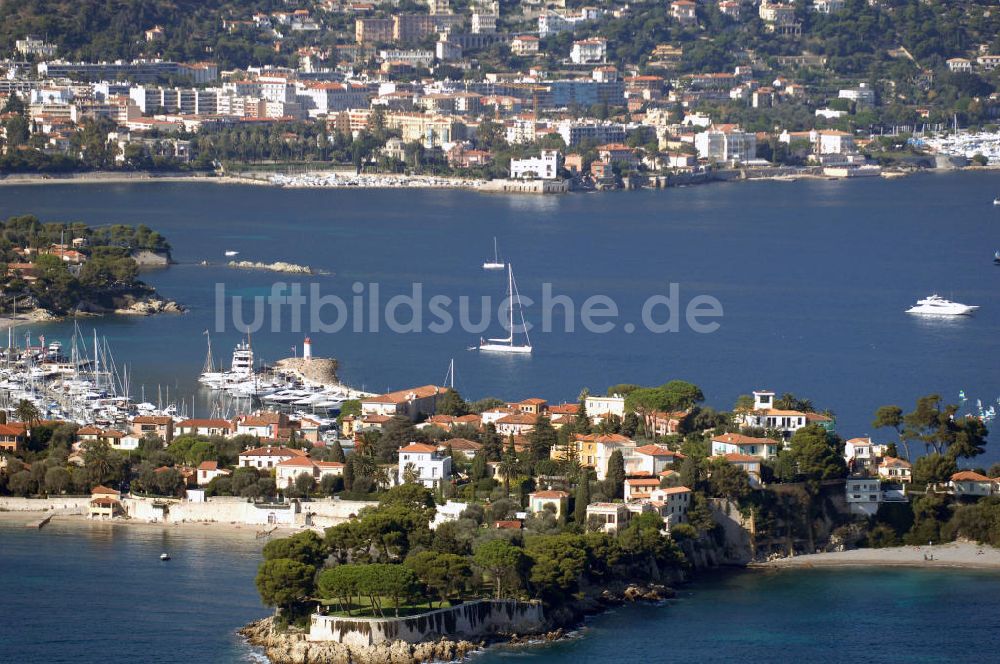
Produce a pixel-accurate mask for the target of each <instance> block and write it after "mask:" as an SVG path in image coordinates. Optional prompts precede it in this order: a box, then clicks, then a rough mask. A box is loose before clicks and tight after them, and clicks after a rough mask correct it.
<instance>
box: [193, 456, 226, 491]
mask: <svg viewBox="0 0 1000 664" xmlns="http://www.w3.org/2000/svg"><path fill="white" fill-rule="evenodd" d="M230 474H231V473H230V471H228V470H226V469H225V468H219V462H218V461H202V462H201V463H200V464H199V465H198V474H197V479H196V482H197V484H198V486H207V485H208V484H209V482H211V481H212V480H214V479H215V478H216V477H225V476H228V475H230Z"/></svg>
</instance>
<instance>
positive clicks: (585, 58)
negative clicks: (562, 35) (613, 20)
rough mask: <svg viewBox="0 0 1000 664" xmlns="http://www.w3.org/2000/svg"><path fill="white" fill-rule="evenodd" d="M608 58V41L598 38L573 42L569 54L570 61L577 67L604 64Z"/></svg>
mask: <svg viewBox="0 0 1000 664" xmlns="http://www.w3.org/2000/svg"><path fill="white" fill-rule="evenodd" d="M607 56H608V41H607V40H606V39H600V38H598V37H595V38H592V39H583V40H580V41H575V42H573V48H572V49H571V50H570V52H569V59H570V60H571V61H572V62H573V64H577V65H587V64H598V63H602V62H604V61H605V60H606V59H607Z"/></svg>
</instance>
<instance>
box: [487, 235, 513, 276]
mask: <svg viewBox="0 0 1000 664" xmlns="http://www.w3.org/2000/svg"><path fill="white" fill-rule="evenodd" d="M505 267H507V266H506V264H504V263H502V262H500V254H499V253H498V252H497V239H496V237H494V238H493V260H492V261H486V262H485V263H483V269H484V270H502V269H504V268H505Z"/></svg>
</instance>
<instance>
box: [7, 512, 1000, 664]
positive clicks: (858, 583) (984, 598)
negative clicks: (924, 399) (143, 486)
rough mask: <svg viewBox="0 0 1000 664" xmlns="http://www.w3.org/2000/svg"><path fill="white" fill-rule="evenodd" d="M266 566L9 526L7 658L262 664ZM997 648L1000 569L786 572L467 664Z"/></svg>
mask: <svg viewBox="0 0 1000 664" xmlns="http://www.w3.org/2000/svg"><path fill="white" fill-rule="evenodd" d="M162 551H169V552H170V553H171V555H172V559H171V560H170V561H169V562H166V563H163V562H160V560H159V554H160V553H161V552H162ZM259 561H260V544H259V542H257V541H255V540H254V539H253V538H247V539H216V538H214V537H213V536H212V534H211V533H210V532H208V529H206V532H205V533H197V532H196V533H193V534H191V533H190V532H189V531H184V532H169V531H161V530H159V529H155V528H149V529H147V528H135V527H131V526H122V525H109V524H93V525H66V524H60V523H59V522H58V521H56V522H54V523H53V524H51V525H49V526H47V527H46V528H44V529H43V530H41V531H38V530H34V529H25V528H23V527H14V526H9V525H3V526H0V607H2V611H0V615H2V616H3V620H0V662H17V663H19V664H34V663H36V662H37V663H53V664H55V663H62V662H65V663H67V664H90V663H91V662H93V663H94V664H117V663H119V662H121V663H126V662H128V663H131V662H155V663H160V662H163V663H172V662H211V663H218V664H231V663H235V662H246V661H257V662H259V661H261V657H260V654H259V653H255V652H254V651H252V650H251V649H250V648H248V647H247V646H246V645H245V644H244V643H243V642H242V641H241V640H240V638H239V637H238V636H237V634H236V633H235V630H236V629H238V628H239V627H240V626H242V625H243V624H245V623H247V622H249V621H250V620H253V619H255V618H259V617H263V616H265V615H267V613H268V610H267V609H266V608H265V607H263V606H261V604H260V602H259V600H258V599H257V595H256V591H255V589H254V584H253V576H254V573H255V570H256V567H257V565H258V563H259ZM998 649H1000V574H997V573H995V572H978V571H960V570H918V569H877V570H871V571H861V570H785V571H777V572H760V571H752V572H733V573H720V574H713V575H707V576H704V577H702V578H699V579H697V580H696V581H695V582H694V583H692V584H690V585H688V586H685V587H683V588H681V589H680V593H679V596H678V598H677V599H676V600H672V601H669V602H667V603H665V604H663V605H661V606H651V605H636V606H627V607H623V608H619V609H615V610H613V611H611V612H608V613H606V614H604V615H601V616H597V617H595V618H593V619H591V620H588V622H587V624H586V626H585V628H584V629H582V630H580V632H579V633H578V634H577V636H576V638H574V639H571V640H567V641H562V642H558V643H555V644H552V645H545V646H538V647H518V648H506V647H500V648H493V649H490V650H488V651H487V652H486V653H484V654H481V655H478V656H476V657H475V658H474V659H473V660H472V661H473V662H478V663H481V664H504V663H507V664H513V663H514V662H518V661H526V662H527V661H531V662H546V663H547V664H548V663H550V662H551V663H553V664H560V663H563V662H566V663H570V662H572V663H575V664H580V663H583V662H594V663H605V662H632V661H645V662H649V661H651V662H733V661H755V662H794V661H799V662H817V661H826V662H852V663H854V662H885V661H905V662H942V661H977V662H979V661H991V660H992V658H993V654H992V653H995V652H997V650H998Z"/></svg>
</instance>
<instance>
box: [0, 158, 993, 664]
mask: <svg viewBox="0 0 1000 664" xmlns="http://www.w3.org/2000/svg"><path fill="white" fill-rule="evenodd" d="M998 193H1000V178H998V177H997V176H996V175H990V174H980V175H969V174H963V175H940V176H920V177H914V178H908V179H903V180H895V181H881V180H867V181H859V182H799V183H793V184H789V183H774V182H769V183H764V182H762V183H749V184H732V185H718V186H706V187H691V188H687V189H676V190H671V191H667V192H659V193H657V192H641V193H622V194H610V195H573V196H565V197H530V196H528V197H517V196H483V195H478V194H474V193H470V192H462V191H290V190H275V189H265V188H253V187H223V186H214V185H187V184H181V185H175V184H136V185H59V186H44V187H42V186H35V187H33V186H27V187H0V214H2V215H4V216H7V215H14V214H29V213H30V214H36V215H38V216H39V217H41V218H43V219H45V220H52V221H55V220H65V221H77V220H79V221H85V222H88V223H90V224H105V223H145V224H147V225H149V226H151V227H153V228H156V229H158V230H160V231H162V232H163V233H164V234H166V235H167V236H168V237H169V239H170V241H171V242H172V243H173V245H174V248H175V251H174V256H175V258H176V259H177V260H178V261H179V262H180V263H181V264H179V265H176V266H173V267H170V268H169V269H166V270H161V271H158V272H153V273H150V274H149V275H148V277H147V278H148V280H149V281H150V282H151V283H153V284H154V285H156V286H157V287H158V288H159V289H160V290H161V291H162V292H163V293H164V294H166V295H168V296H170V297H173V298H176V299H177V300H179V301H181V302H183V303H184V304H186V305H188V306H189V307H190V308H191V311H190V313H188V314H186V315H184V316H176V317H171V316H159V317H153V318H143V319H124V318H104V319H97V320H96V321H95V322H93V323H91V322H90V321H88V322H87V323H86V324H85V325H84V328H85V331H86V332H87V333H88V334H89V332H90V327H91V326H96V328H97V330H98V333H99V334H100V335H105V336H107V338H108V339H109V341H110V342H111V344H112V345H113V347H114V350H115V353H116V357H117V359H118V361H119V363H125V364H127V365H128V366H129V370H130V373H131V376H132V383H133V386H138V385H139V384H140V383H144V384H145V385H146V394H145V396H146V398H147V400H155V397H156V393H157V390H158V388H159V390H160V391H161V392H163V391H165V390H166V389H167V388H168V387H169V389H170V392H171V397H174V396H175V395H178V394H179V395H181V396H182V397H184V398H185V399H188V400H191V399H192V398H193V399H194V403H195V408H196V409H198V410H201V411H204V409H205V408H206V404H207V396H206V395H204V394H198V392H197V388H196V382H195V378H196V376H197V374H198V372H199V371H200V369H201V365H202V362H203V358H204V336H203V334H202V332H203V331H204V330H205V329H209V328H212V329H214V327H215V320H214V319H215V316H214V292H215V284H216V283H224V284H225V285H226V288H227V289H228V292H230V293H236V294H241V295H257V294H265V293H267V292H269V291H270V288H271V284H272V283H273V282H274V281H276V280H284V281H290V280H291V279H290V278H289V277H288V276H284V275H282V276H278V275H273V274H268V273H250V272H236V271H233V270H230V269H228V268H225V267H222V266H221V265H220V263H222V262H223V260H224V258H223V252H224V251H226V250H234V251H239V252H241V253H240V258H243V259H249V260H261V261H267V262H270V261H276V260H287V261H293V262H296V263H303V264H307V265H310V266H313V267H315V268H319V269H324V270H328V271H330V272H331V273H332V274H330V275H329V276H323V277H314V278H303V279H301V280H300V281H301V283H303V284H306V285H308V284H310V283H317V284H319V285H320V287H321V288H322V291H323V293H324V294H338V295H340V296H341V297H343V298H345V299H347V300H348V301H349V298H350V297H351V296H352V295H353V293H352V291H351V287H352V285H353V284H354V283H355V282H361V283H363V284H368V283H378V284H379V286H380V289H381V296H382V302H383V304H384V303H385V301H386V300H387V299H388V298H389V297H391V296H392V295H394V294H399V293H407V292H409V291H410V288H411V284H412V283H414V282H420V283H422V284H423V290H424V293H425V296H426V297H429V296H430V295H434V294H443V295H448V296H451V297H453V298H456V299H457V298H458V297H459V296H460V295H469V296H471V297H473V299H478V297H479V296H482V295H493V296H497V295H500V294H502V293H503V291H504V287H505V283H504V279H503V277H502V276H501V275H499V274H495V273H485V272H483V271H482V270H481V269H480V268H479V265H480V264H481V263H482V262H483V260H485V259H486V258H487V257H488V256H489V254H490V253H491V251H492V241H493V237H494V236H497V237H498V240H499V243H500V248H501V254H502V256H503V257H505V258H510V259H511V260H513V263H514V266H515V270H516V275H517V277H518V282H519V285H520V290H521V292H522V293H523V294H524V295H529V296H531V297H533V298H535V299H536V300H539V299H540V296H541V289H542V284H543V283H545V282H548V283H551V284H552V289H553V292H554V293H556V294H566V295H569V296H571V297H573V298H575V299H576V300H577V306H578V307H579V306H580V304H581V303H582V300H583V299H585V298H586V297H588V296H590V295H594V294H604V295H608V296H610V297H611V298H612V299H614V300H615V302H617V304H618V307H619V310H620V311H621V318H620V320H619V324H618V325H617V326H616V329H615V330H614V331H613V332H611V333H608V334H593V333H587V332H582V331H579V329H578V331H576V332H573V333H568V332H565V331H559V332H552V333H548V334H544V333H540V332H537V331H536V333H535V334H534V335H533V338H532V341H533V342H534V345H535V353H534V354H533V355H532V356H530V357H495V356H487V355H479V354H476V353H470V352H466V351H465V349H466V348H467V347H468V346H469V345H471V344H474V343H475V342H476V341H477V340H478V337H479V335H478V333H466V332H462V331H460V330H457V329H456V330H453V331H451V332H449V333H447V334H432V333H422V334H409V335H400V334H394V333H390V332H386V331H384V329H383V330H382V331H380V332H377V333H373V332H367V333H353V332H350V331H344V332H340V333H337V334H316V333H313V334H311V336H312V339H313V343H314V348H315V352H316V353H317V354H319V355H331V356H335V357H337V358H339V359H340V361H341V364H342V375H343V377H344V378H345V379H346V380H348V381H350V382H353V383H355V384H357V385H359V386H364V387H366V388H367V389H370V390H385V389H388V388H392V389H398V388H404V387H408V386H412V385H416V384H424V383H430V382H438V381H440V380H442V378H443V377H444V374H445V371H446V368H447V365H448V363H449V361H450V360H451V359H452V358H454V359H455V366H456V374H457V386H458V387H459V389H461V390H462V392H463V393H464V394H466V395H467V396H469V397H473V398H478V397H482V396H486V395H497V396H501V397H506V398H512V399H513V398H521V397H525V396H529V395H539V396H543V397H546V398H548V399H550V400H552V401H559V400H563V399H566V400H571V399H575V398H576V397H577V394H578V392H579V390H580V388H582V387H589V388H590V389H591V390H592V391H598V390H603V389H604V388H606V387H607V386H608V385H609V384H612V383H618V382H636V383H645V384H656V383H661V382H663V381H665V380H668V379H671V378H684V379H687V380H691V381H694V382H696V383H698V384H699V385H701V386H702V387H703V389H704V391H705V393H706V395H707V397H708V402H709V404H711V405H714V406H717V407H719V408H727V407H730V406H731V404H732V402H733V400H734V399H735V398H736V396H737V395H739V394H741V393H746V392H749V391H750V390H752V389H754V388H759V387H769V388H771V389H774V390H777V391H779V392H784V391H791V392H795V393H797V394H800V395H805V396H808V397H810V398H811V399H813V400H814V402H815V403H816V404H817V405H818V406H820V407H827V408H831V409H833V410H834V411H835V412H836V413H837V416H838V425H839V429H840V431H841V432H842V433H843V434H845V435H847V436H853V435H862V434H864V433H866V432H868V431H869V429H870V426H869V422H870V419H871V412H872V411H873V410H874V408H875V407H876V406H878V405H880V404H883V403H901V404H904V405H907V404H909V403H911V402H912V400H913V399H914V398H915V397H916V396H918V395H921V394H925V393H928V392H939V393H941V394H943V395H945V396H946V397H948V398H950V399H956V398H957V395H958V392H959V390H965V392H966V393H967V394H968V395H969V396H970V397H971V398H972V399H976V398H981V399H983V400H984V401H993V400H995V399H996V398H997V397H998V396H1000V353H998V350H1000V343H998V339H1000V334H998V333H1000V290H998V285H1000V268H997V267H995V266H993V264H992V261H991V257H992V253H993V251H994V250H996V249H998V248H1000V210H997V209H995V208H994V207H993V206H992V205H991V204H990V202H991V201H992V199H993V198H994V197H995V196H996V195H997V194H998ZM203 260H207V261H209V262H210V263H213V264H214V265H213V266H209V267H204V266H200V265H198V263H199V262H201V261H203ZM672 282H673V283H677V284H679V287H680V297H681V301H682V303H685V304H686V303H687V302H688V301H689V300H690V299H691V298H692V297H694V296H695V295H699V294H707V295H712V296H714V297H716V298H718V299H719V301H720V302H721V303H722V305H723V308H724V312H725V315H724V317H723V319H722V320H721V328H720V329H719V331H717V332H716V333H714V334H695V333H693V332H690V331H685V330H683V329H682V331H680V332H678V333H670V334H661V335H657V334H650V333H647V332H644V331H642V330H641V328H640V330H638V331H636V332H634V333H632V334H628V333H626V332H625V331H624V329H623V324H624V323H625V322H636V321H638V320H639V312H640V310H641V307H642V303H643V302H644V301H645V300H646V298H647V297H649V296H650V295H654V294H660V293H667V292H668V290H667V288H668V284H670V283H672ZM931 292H939V293H940V294H942V295H944V296H946V297H951V298H953V299H956V300H959V301H963V302H967V303H971V304H978V305H981V307H982V309H981V310H980V311H979V312H978V313H977V315H976V316H975V317H972V318H966V319H961V320H951V321H933V320H921V319H919V318H914V317H911V316H907V315H905V314H904V313H903V310H904V309H906V308H907V307H909V306H910V305H911V304H912V303H913V302H914V301H915V300H916V299H918V298H919V297H923V296H925V295H927V294H929V293H931ZM248 311H249V310H248ZM248 315H249V313H248ZM538 315H539V314H538V311H537V310H533V309H529V312H528V318H529V320H537V318H533V317H534V316H538ZM473 318H475V316H473ZM560 320H561V319H560ZM281 322H282V324H283V328H284V331H281V332H273V333H272V332H261V333H258V334H256V335H254V338H253V342H254V346H255V349H257V351H258V353H259V355H260V356H262V357H264V358H265V359H270V360H273V359H277V358H280V357H284V356H287V355H289V354H290V353H291V347H292V346H298V347H299V348H301V342H302V337H303V336H304V334H303V333H300V332H293V331H290V330H289V329H288V328H289V326H290V323H291V321H290V319H289V318H288V316H287V315H286V316H285V317H284V320H282V321H281ZM577 327H578V328H579V325H578V326H577ZM71 328H72V326H71V324H67V323H57V324H50V325H44V326H42V325H35V326H32V328H31V333H32V334H33V335H37V334H38V333H44V334H45V335H46V337H47V338H48V339H50V340H51V339H56V338H59V339H61V340H63V341H68V340H69V336H70V333H71ZM348 330H350V326H349V327H348ZM19 333H20V334H21V335H22V338H23V334H24V333H25V330H24V329H22V330H21V331H20V332H19ZM489 334H491V335H493V336H499V335H500V334H501V333H500V330H499V329H498V328H497V327H496V326H494V328H493V329H492V330H491V331H490V332H489ZM213 338H214V341H215V346H216V349H217V350H218V351H220V352H221V354H222V355H228V351H229V349H230V348H231V347H232V345H233V344H235V343H236V342H237V341H238V340H239V338H240V335H239V333H238V332H236V331H235V330H233V329H232V326H231V325H230V326H229V327H228V330H227V331H226V332H224V333H220V334H215V335H214V337H213ZM135 391H136V396H140V394H139V389H138V387H136V388H135ZM998 458H1000V455H998V454H996V452H995V451H994V453H992V454H990V455H987V458H986V460H987V461H988V460H996V459H998ZM163 550H168V551H170V552H171V553H172V554H173V555H174V559H173V560H171V561H170V562H169V563H167V564H162V563H160V561H159V560H158V559H157V557H158V555H159V553H160V552H161V551H163ZM258 560H259V550H258V544H257V543H255V542H252V541H246V542H233V541H229V540H225V541H223V540H219V541H213V540H211V539H209V538H208V537H207V536H203V535H199V536H184V535H181V534H178V533H162V532H160V531H157V530H149V531H147V530H138V529H127V528H121V527H113V526H108V527H106V528H95V529H92V530H87V531H81V530H79V529H70V528H67V527H65V526H59V525H58V524H56V525H54V526H50V527H48V528H45V529H44V530H42V531H41V532H37V531H28V530H25V529H22V528H6V527H4V528H2V529H0V589H2V591H0V593H2V594H0V607H2V609H3V610H2V612H0V615H2V616H3V619H2V620H0V661H2V662H8V661H9V662H72V663H73V664H81V663H82V662H91V661H92V662H134V661H143V662H233V661H241V660H244V659H246V658H248V657H250V656H251V654H250V653H249V651H248V650H246V649H245V647H243V646H242V645H241V644H240V642H239V641H238V639H237V638H236V636H235V635H234V630H235V629H236V628H237V627H239V626H240V625H241V624H243V623H245V622H247V621H248V620H250V619H252V618H254V617H257V616H261V615H265V614H266V610H265V609H264V608H263V607H261V606H260V603H259V601H258V599H257V596H256V592H255V590H254V587H253V574H254V571H255V569H256V566H257V563H258ZM998 628H1000V576H998V575H991V574H980V573H966V572H947V573H938V572H925V571H876V572H870V573H867V572H865V573H863V572H857V571H852V572H820V571H807V572H802V571H795V572H792V571H789V572H782V573H775V574H760V573H750V574H740V575H733V576H723V577H718V578H713V579H709V580H705V581H701V582H699V583H698V584H696V585H694V586H692V587H691V588H689V589H687V590H686V591H685V592H684V594H683V596H682V598H681V599H679V600H677V601H675V602H671V603H670V604H669V605H667V606H665V607H658V608H655V607H630V608H625V609H621V610H618V611H615V612H612V613H610V614H607V615H605V616H602V617H600V618H597V619H595V620H594V621H593V622H591V623H590V626H589V627H588V629H587V630H585V631H584V636H583V637H582V638H580V639H579V640H576V641H571V642H566V643H561V644H558V645H555V646H551V647H546V648H542V649H532V650H518V651H513V652H506V651H497V652H493V653H490V654H488V655H486V656H485V657H484V658H483V660H485V661H489V662H493V661H495V660H500V659H503V660H507V659H511V658H519V659H520V658H532V659H539V660H540V661H545V662H564V661H565V662H570V661H573V662H580V661H588V662H590V661H593V662H612V661H614V662H617V661H626V660H635V661H640V660H644V661H650V660H652V661H687V662H690V661H736V660H745V659H750V658H752V659H754V660H756V661H794V660H796V659H797V660H803V661H813V660H819V659H827V660H831V659H832V660H836V661H888V660H905V661H942V660H962V659H967V660H968V659H973V658H975V659H976V660H977V661H981V660H983V658H984V653H994V652H996V651H997V650H998V648H1000V629H998ZM985 657H986V658H987V659H989V657H990V655H989V654H987V655H985ZM483 660H480V661H483Z"/></svg>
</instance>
